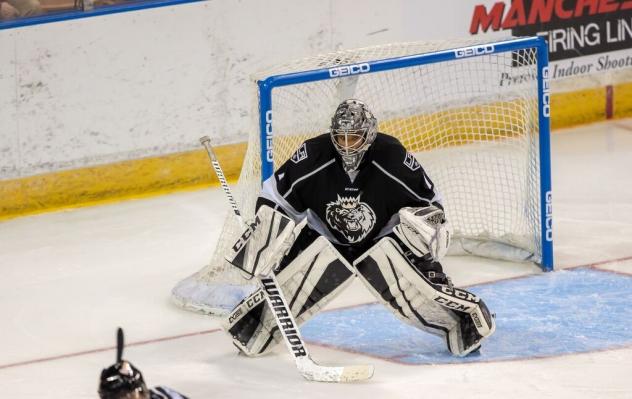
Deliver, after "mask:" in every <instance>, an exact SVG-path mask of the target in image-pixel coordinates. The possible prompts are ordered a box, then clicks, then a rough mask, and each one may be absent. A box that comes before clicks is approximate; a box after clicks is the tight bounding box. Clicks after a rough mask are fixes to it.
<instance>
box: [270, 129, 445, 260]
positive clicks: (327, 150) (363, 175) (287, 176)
mask: <svg viewBox="0 0 632 399" xmlns="http://www.w3.org/2000/svg"><path fill="white" fill-rule="evenodd" d="M262 203H266V204H268V205H270V206H276V207H277V209H280V210H282V211H284V212H285V213H286V214H287V215H289V216H290V217H292V218H293V219H294V220H296V221H298V220H301V219H303V218H305V217H306V218H307V225H308V227H309V228H310V229H312V230H314V231H316V232H317V233H318V234H320V235H323V236H325V237H326V238H327V239H328V240H329V241H331V242H332V243H333V244H334V246H336V247H337V248H338V250H339V251H340V252H341V254H343V256H345V257H346V258H347V259H349V260H352V258H355V256H357V255H359V254H361V253H362V252H364V251H365V250H366V249H368V248H369V247H370V246H371V245H372V244H373V242H374V241H375V240H376V239H377V238H380V237H382V236H385V235H387V234H389V233H390V232H391V231H392V229H393V227H394V226H395V225H396V224H398V223H399V216H398V211H399V210H400V209H401V208H403V207H406V206H428V205H429V204H430V203H434V204H438V205H439V206H440V199H439V198H438V196H437V194H436V192H435V187H434V184H433V183H432V181H431V180H430V178H429V177H428V175H427V174H426V172H425V171H424V169H423V168H422V167H421V165H420V164H419V162H418V161H417V160H416V159H415V157H414V156H413V155H412V154H410V153H409V152H407V151H406V149H405V148H404V146H403V145H402V144H401V143H400V142H399V141H398V140H397V139H396V138H394V137H392V136H389V135H386V134H383V133H378V134H377V137H376V139H375V141H374V142H373V144H372V145H371V146H370V147H369V149H368V150H367V152H366V153H365V154H364V158H363V160H362V163H361V164H360V167H359V168H358V171H357V174H356V175H355V176H354V177H353V178H351V177H350V176H349V175H348V174H347V173H346V172H345V171H344V169H343V167H342V159H341V157H340V155H339V154H338V152H337V151H336V149H335V148H334V146H333V144H332V142H331V138H330V135H329V134H323V135H320V136H317V137H315V138H313V139H310V140H307V141H306V142H304V143H303V144H302V145H301V146H300V147H299V148H298V149H297V151H296V152H295V153H294V155H292V157H291V158H290V159H289V160H288V161H287V162H286V163H285V164H283V165H282V166H281V167H280V168H279V169H278V170H277V171H276V172H275V173H274V175H272V176H270V178H268V179H267V180H266V181H265V182H264V184H263V188H262V191H261V195H260V198H259V202H258V204H262Z"/></svg>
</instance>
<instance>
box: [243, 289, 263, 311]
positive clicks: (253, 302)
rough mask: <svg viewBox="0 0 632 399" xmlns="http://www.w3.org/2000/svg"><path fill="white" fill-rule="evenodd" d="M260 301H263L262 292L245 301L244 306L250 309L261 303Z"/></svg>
mask: <svg viewBox="0 0 632 399" xmlns="http://www.w3.org/2000/svg"><path fill="white" fill-rule="evenodd" d="M262 299H263V291H259V293H257V294H256V295H255V296H253V297H252V298H250V299H248V300H247V301H246V305H247V306H248V308H252V307H253V306H255V305H256V304H258V303H259V302H261V300H262Z"/></svg>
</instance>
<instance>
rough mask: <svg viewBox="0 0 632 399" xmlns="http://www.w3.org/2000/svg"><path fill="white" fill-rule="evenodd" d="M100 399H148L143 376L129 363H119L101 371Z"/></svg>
mask: <svg viewBox="0 0 632 399" xmlns="http://www.w3.org/2000/svg"><path fill="white" fill-rule="evenodd" d="M99 397H100V398H101V399H127V398H130V399H131V398H139V399H140V398H143V399H144V398H147V399H148V398H149V390H148V389H147V385H145V380H144V379H143V374H142V373H141V372H140V370H138V369H137V368H136V367H134V366H133V365H132V364H131V363H130V362H128V361H126V360H121V361H120V362H118V363H116V364H114V365H112V366H110V367H108V368H106V369H103V371H102V372H101V382H100V384H99Z"/></svg>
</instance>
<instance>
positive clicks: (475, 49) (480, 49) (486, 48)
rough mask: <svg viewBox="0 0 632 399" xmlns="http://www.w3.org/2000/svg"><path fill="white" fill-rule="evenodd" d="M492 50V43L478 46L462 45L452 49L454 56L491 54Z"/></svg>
mask: <svg viewBox="0 0 632 399" xmlns="http://www.w3.org/2000/svg"><path fill="white" fill-rule="evenodd" d="M493 52H494V45H493V44H482V45H480V46H472V47H464V48H460V49H456V50H454V56H455V57H456V58H464V57H473V56H475V55H483V54H491V53H493Z"/></svg>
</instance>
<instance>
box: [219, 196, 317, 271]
mask: <svg viewBox="0 0 632 399" xmlns="http://www.w3.org/2000/svg"><path fill="white" fill-rule="evenodd" d="M305 222H306V221H302V222H301V223H299V224H298V225H295V223H294V221H293V220H292V219H290V218H289V217H287V216H285V215H284V214H282V213H280V212H277V211H275V210H274V209H272V208H270V207H269V206H267V205H263V206H261V207H260V208H259V210H258V211H257V214H256V215H255V218H254V219H253V220H252V221H251V222H249V223H248V227H247V228H246V230H244V232H243V233H242V234H241V236H240V237H239V239H238V240H237V241H236V242H235V244H233V246H232V247H231V248H230V250H229V253H228V254H227V255H226V260H227V261H228V262H229V263H230V264H232V265H233V266H235V267H237V268H238V269H240V270H241V272H242V275H243V276H244V277H245V278H246V279H251V278H252V277H253V276H258V275H267V274H269V273H270V269H271V268H272V267H273V266H274V265H275V264H276V263H277V262H278V261H279V260H281V258H283V256H284V255H285V254H286V252H287V251H288V250H289V249H290V247H291V246H292V244H293V243H294V240H295V239H296V237H297V236H298V233H300V231H301V229H302V228H303V226H305Z"/></svg>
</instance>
